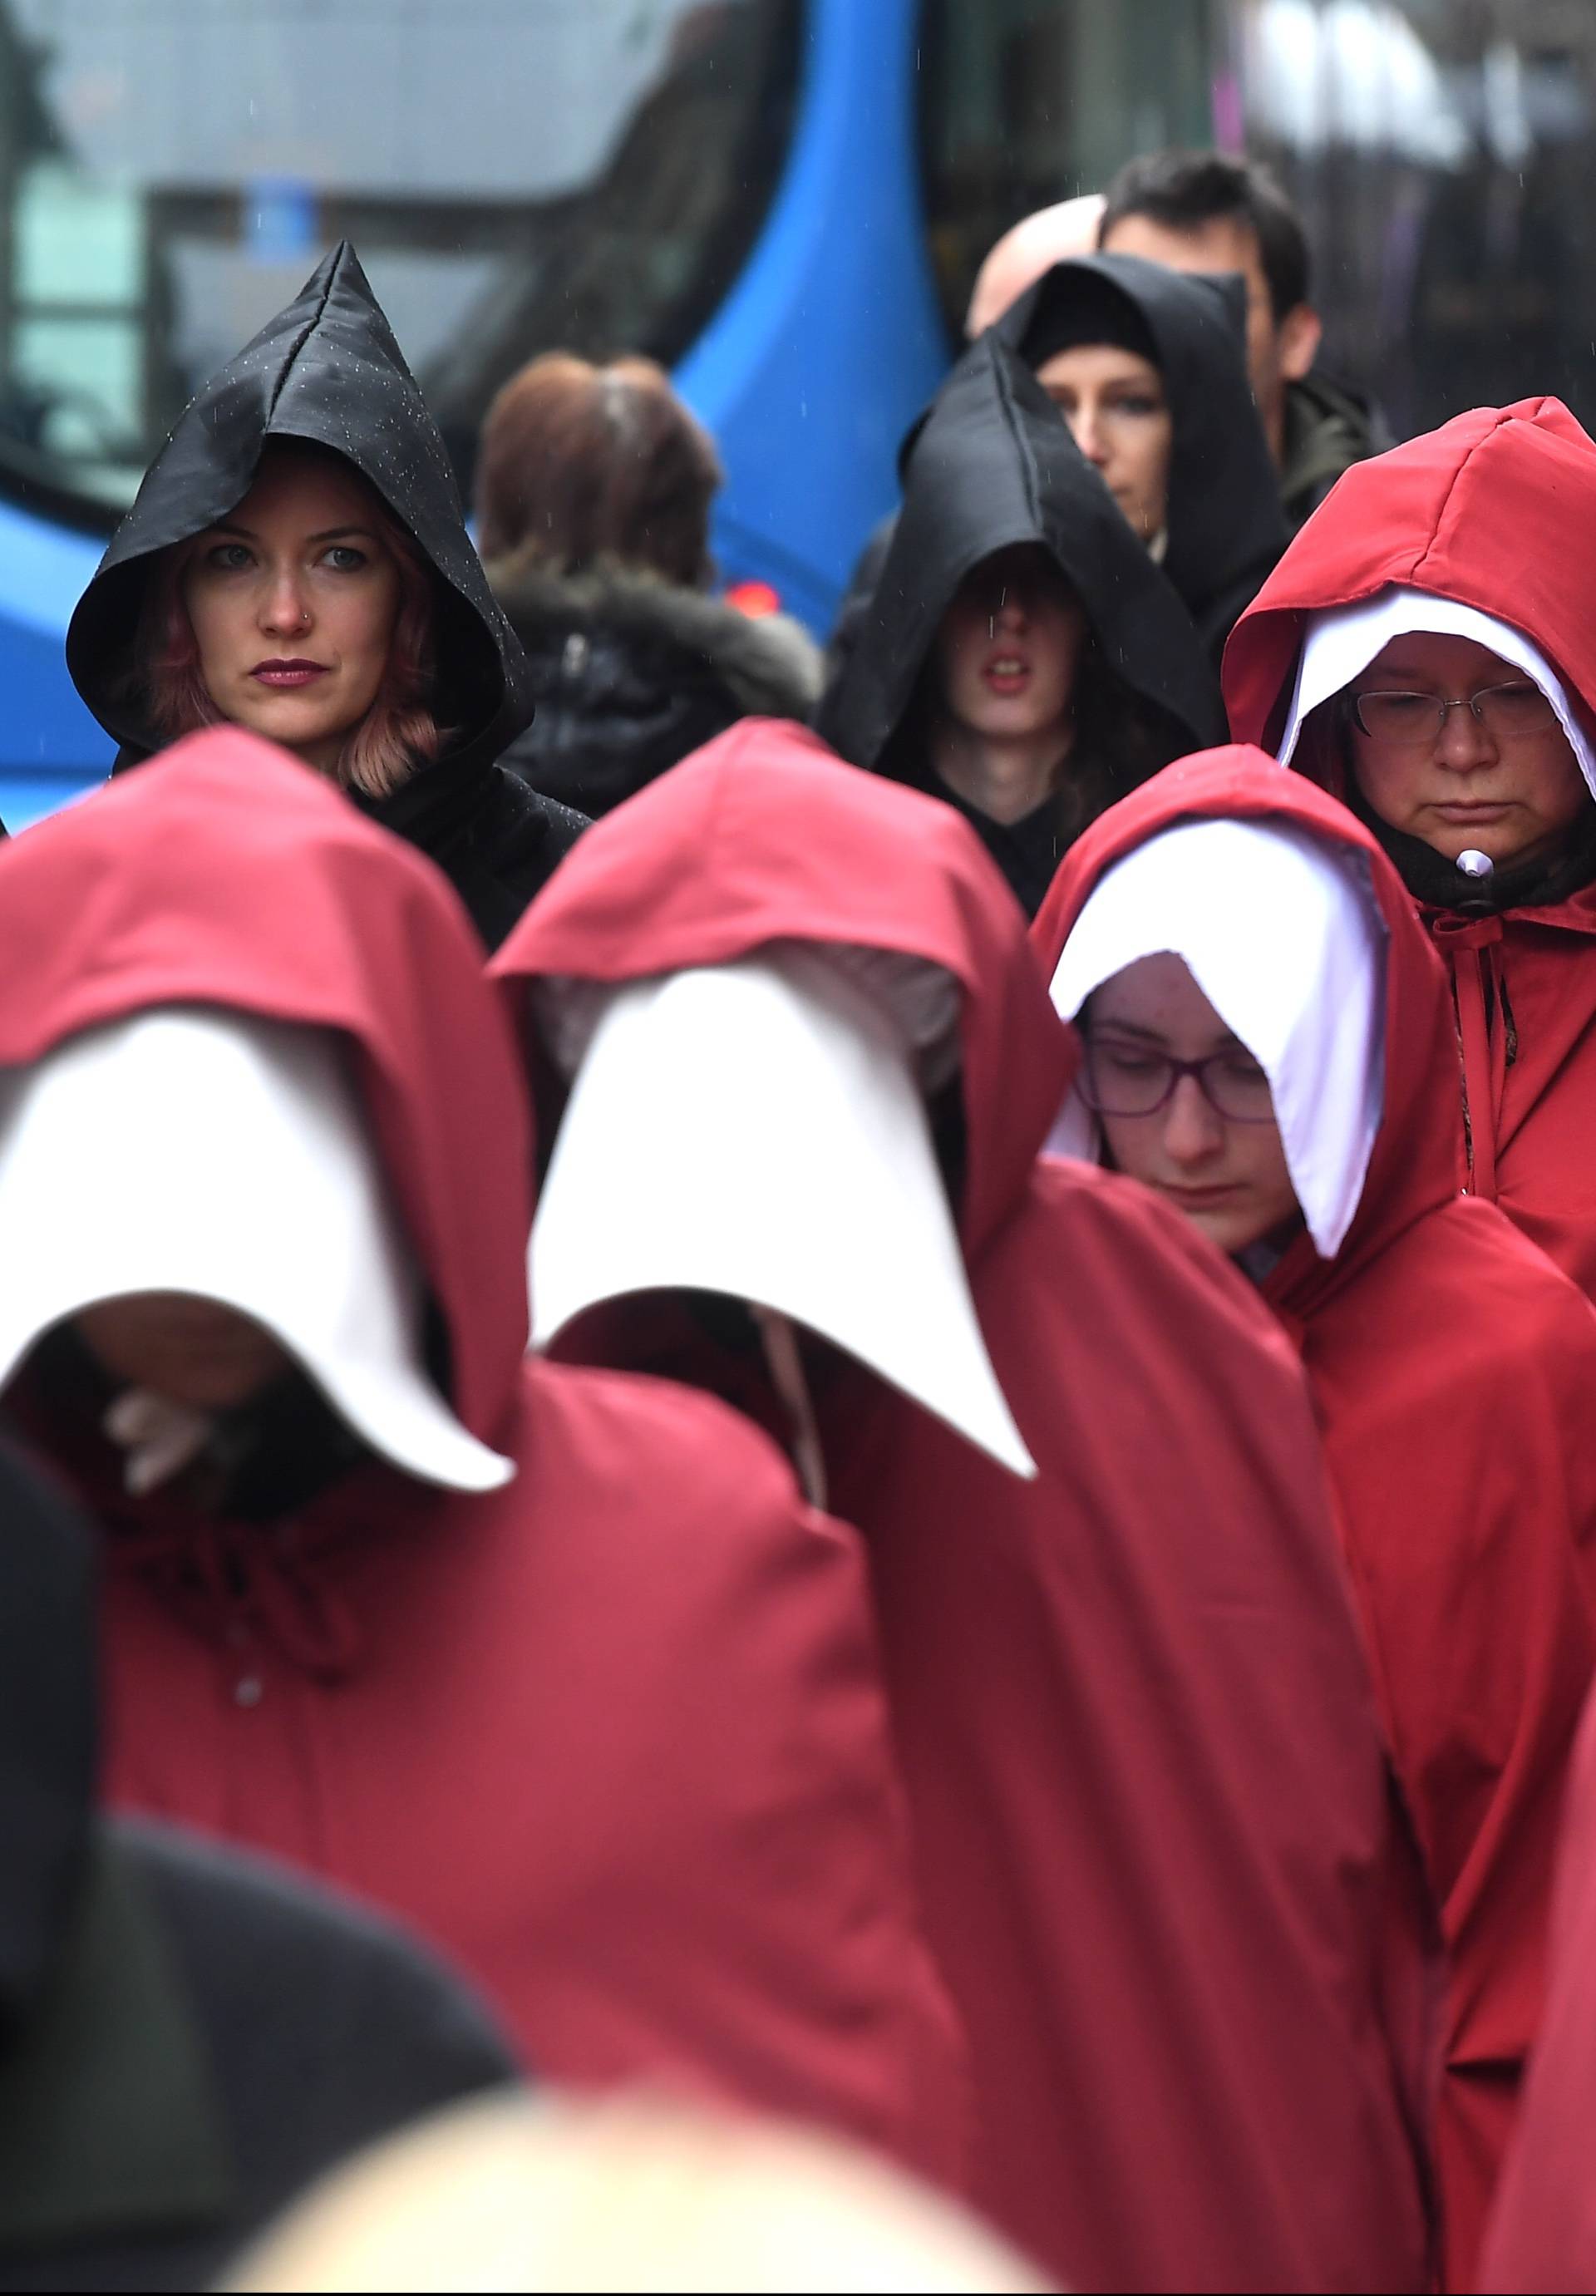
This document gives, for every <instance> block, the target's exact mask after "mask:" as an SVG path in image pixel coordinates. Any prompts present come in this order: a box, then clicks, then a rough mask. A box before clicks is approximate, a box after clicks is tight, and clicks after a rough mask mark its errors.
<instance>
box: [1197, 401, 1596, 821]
mask: <svg viewBox="0 0 1596 2296" xmlns="http://www.w3.org/2000/svg"><path fill="white" fill-rule="evenodd" d="M1593 518H1596V443H1593V442H1592V439H1590V438H1589V437H1588V436H1587V435H1586V433H1585V432H1584V430H1582V429H1581V428H1580V426H1579V424H1578V423H1577V422H1576V421H1575V419H1574V417H1573V415H1571V414H1569V412H1568V410H1567V407H1566V406H1563V404H1562V402H1561V401H1560V400H1559V399H1556V398H1536V399H1524V400H1521V401H1520V402H1519V403H1518V405H1517V406H1508V407H1480V408H1477V409H1476V410H1475V412H1473V413H1472V414H1460V415H1459V416H1458V417H1457V418H1456V420H1455V421H1453V422H1448V423H1445V424H1444V425H1443V427H1442V428H1441V429H1440V430H1432V431H1428V432H1426V433H1425V435H1424V436H1423V437H1422V438H1419V439H1410V440H1409V441H1408V442H1407V444H1406V445H1404V446H1401V447H1394V448H1393V449H1392V450H1391V452H1390V453H1389V454H1386V455H1378V456H1377V457H1376V458H1375V459H1374V460H1373V461H1371V462H1367V463H1357V464H1355V466H1354V467H1353V468H1352V469H1351V470H1349V471H1346V473H1345V475H1344V476H1343V477H1342V478H1341V479H1339V480H1338V481H1337V483H1336V485H1335V487H1334V488H1333V489H1332V491H1331V493H1330V496H1329V497H1328V499H1327V500H1326V501H1325V502H1324V504H1322V506H1321V508H1320V509H1319V510H1317V511H1316V512H1314V516H1313V517H1312V518H1311V519H1310V520H1309V521H1308V523H1307V525H1306V526H1305V527H1304V528H1303V529H1302V531H1301V533H1300V534H1299V535H1298V536H1297V538H1296V540H1295V541H1294V542H1293V543H1292V545H1291V546H1290V548H1289V550H1288V551H1287V553H1286V554H1285V556H1284V557H1283V558H1282V559H1281V562H1280V564H1279V565H1278V566H1277V567H1276V568H1275V570H1274V572H1273V574H1272V575H1271V577H1270V578H1269V580H1268V581H1267V583H1266V584H1265V586H1264V588H1263V589H1262V590H1261V591H1260V593H1259V594H1258V596H1257V598H1256V600H1255V602H1254V603H1253V604H1252V606H1251V607H1250V608H1249V609H1248V611H1247V613H1246V614H1245V615H1243V617H1242V619H1241V620H1240V622H1239V623H1238V625H1237V627H1236V630H1235V634H1234V635H1233V636H1232V639H1231V642H1230V644H1229V646H1228V647H1227V648H1226V651H1225V658H1224V691H1225V701H1226V704H1227V706H1228V709H1229V711H1230V717H1231V723H1232V727H1233V729H1234V731H1235V733H1236V734H1237V735H1238V737H1239V738H1240V739H1241V740H1244V741H1249V742H1258V743H1260V744H1261V745H1262V746H1263V747H1264V748H1265V749H1267V750H1271V751H1272V752H1273V753H1274V754H1275V755H1277V756H1279V757H1280V758H1281V760H1282V762H1289V763H1290V764H1291V765H1292V766H1294V767H1296V768H1297V771H1298V772H1301V773H1305V774H1308V775H1311V776H1312V777H1313V779H1314V780H1315V781H1318V782H1321V783H1323V784H1324V785H1325V786H1326V787H1330V788H1336V789H1339V788H1341V787H1342V786H1343V783H1344V768H1343V755H1342V749H1341V743H1340V740H1339V731H1340V729H1339V727H1338V722H1337V719H1336V714H1335V711H1334V709H1333V708H1332V706H1331V705H1332V703H1333V701H1334V698H1335V696H1336V695H1337V694H1338V693H1341V692H1342V691H1344V690H1345V689H1346V686H1347V685H1349V684H1350V683H1351V682H1352V680H1353V679H1355V677H1357V676H1359V675H1360V673H1361V672H1362V671H1363V670H1364V669H1365V668H1367V667H1368V665H1369V664H1370V663H1371V661H1373V660H1375V658H1376V657H1377V656H1378V655H1379V653H1380V652H1381V651H1382V650H1383V649H1384V648H1385V647H1386V645H1387V644H1388V643H1389V642H1390V640H1391V639H1392V638H1393V637H1395V636H1397V635H1400V634H1402V633H1404V632H1408V631H1419V632H1439V633H1442V634H1445V635H1453V636H1455V637H1461V638H1462V639H1464V640H1466V641H1471V642H1472V643H1474V644H1477V645H1483V646H1485V647H1486V650H1487V651H1488V652H1491V653H1494V654H1496V655H1498V656H1499V657H1501V658H1502V660H1506V661H1507V662H1508V663H1509V665H1510V669H1509V673H1508V674H1509V675H1513V674H1515V673H1522V675H1523V676H1526V677H1527V678H1529V679H1530V680H1532V681H1533V682H1534V683H1535V685H1537V686H1538V687H1539V688H1540V689H1541V690H1542V691H1543V693H1544V694H1545V695H1546V697H1547V699H1548V701H1550V702H1551V709H1552V713H1553V716H1554V717H1556V719H1557V720H1558V721H1559V727H1560V730H1561V731H1562V732H1563V734H1565V736H1566V738H1567V742H1568V743H1569V745H1570V747H1571V749H1572V750H1573V752H1574V756H1575V759H1576V763H1577V764H1578V765H1579V767H1580V768H1581V769H1582V771H1583V772H1584V774H1585V775H1586V776H1587V778H1588V777H1589V775H1590V773H1591V757H1592V741H1591V734H1592V726H1596V646H1593V645H1592V635H1591V633H1592V627H1596V623H1593V621H1592V616H1593V615H1596V585H1593V584H1592V580H1591V578H1589V577H1588V576H1587V575H1586V573H1585V569H1586V565H1587V560H1588V542H1589V535H1590V530H1591V525H1592V519H1593ZM1465 610H1466V611H1465ZM1350 793H1351V792H1349V794H1350Z"/></svg>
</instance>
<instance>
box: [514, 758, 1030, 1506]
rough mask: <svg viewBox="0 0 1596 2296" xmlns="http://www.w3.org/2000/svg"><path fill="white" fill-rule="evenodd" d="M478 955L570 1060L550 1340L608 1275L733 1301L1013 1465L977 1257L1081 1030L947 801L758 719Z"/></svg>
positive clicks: (568, 870)
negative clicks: (972, 1293) (845, 1355)
mask: <svg viewBox="0 0 1596 2296" xmlns="http://www.w3.org/2000/svg"><path fill="white" fill-rule="evenodd" d="M493 969H494V971H495V973H496V974H497V975H498V977H499V978H501V979H503V980H509V981H512V982H515V983H518V984H530V986H531V988H532V994H531V995H530V996H529V997H525V996H524V997H523V998H522V1002H523V1004H524V1005H525V1007H526V1017H527V1024H528V1025H529V1026H530V1027H532V1028H533V1029H535V1030H536V1032H537V1035H538V1037H539V1040H540V1042H541V1046H542V1048H543V1051H544V1054H546V1055H547V1056H548V1057H549V1058H550V1059H551V1060H552V1063H553V1065H554V1066H555V1068H556V1069H557V1070H559V1071H560V1072H561V1075H562V1076H563V1077H570V1076H572V1075H574V1077H575V1086H574V1089H573V1091H572V1094H571V1097H570V1101H569V1106H568V1108H567V1111H566V1115H565V1118H564V1120H563V1124H562V1127H561V1134H560V1138H559V1142H558V1144H557V1146H556V1151H555V1159H554V1162H553V1164H552V1167H551V1169H550V1172H549V1175H548V1177H547V1180H546V1182H545V1185H544V1194H543V1199H542V1208H541V1210H540V1216H539V1231H538V1233H537V1234H536V1235H535V1239H534V1266H535V1271H536V1273H535V1282H541V1281H543V1280H544V1277H545V1270H547V1271H549V1275H548V1280H549V1281H550V1282H551V1283H552V1284H555V1285H557V1286H558V1291H557V1292H554V1291H551V1292H550V1293H549V1294H548V1296H547V1297H546V1299H545V1300H544V1303H543V1304H542V1305H541V1306H540V1308H539V1324H540V1331H544V1332H545V1334H547V1335H552V1333H548V1326H549V1325H552V1322H553V1321H554V1320H555V1319H556V1318H557V1317H558V1316H561V1315H570V1314H574V1313H576V1312H577V1309H578V1308H580V1307H583V1306H585V1305H587V1304H590V1303H592V1302H593V1301H594V1300H597V1299H599V1298H601V1297H614V1296H616V1295H618V1294H619V1293H621V1292H629V1291H636V1290H640V1289H644V1288H653V1287H659V1286H661V1285H664V1284H669V1285H670V1286H672V1287H673V1288H674V1287H678V1286H679V1287H683V1288H707V1289H711V1290H716V1291H721V1292H729V1293H731V1294H733V1296H736V1297H741V1298H743V1299H747V1300H752V1301H754V1302H755V1303H757V1304H758V1305H762V1306H765V1307H766V1308H774V1309H776V1310H779V1311H781V1312H782V1313H783V1314H786V1315H790V1316H794V1317H796V1318H797V1319H798V1320H799V1321H801V1322H804V1323H806V1324H810V1325H811V1326H812V1327H814V1328H815V1329H818V1330H820V1331H822V1332H823V1333H826V1334H828V1335H829V1336H830V1337H831V1338H833V1339H835V1340H837V1341H839V1343H840V1344H841V1345H842V1346H843V1347H844V1348H845V1349H848V1351H849V1352H851V1353H854V1354H855V1355H856V1356H859V1357H862V1358H863V1360H864V1361H866V1362H868V1363H870V1364H872V1366H873V1367H874V1368H875V1369H877V1370H878V1371H880V1372H881V1373H882V1374H883V1375H884V1376H886V1377H888V1379H891V1380H893V1381H894V1382H896V1384H898V1385H900V1386H902V1387H904V1389H905V1390H907V1391H908V1392H910V1393H912V1394H913V1395H915V1396H916V1397H917V1398H918V1399H920V1400H921V1401H922V1402H924V1403H925V1404H926V1405H927V1406H928V1407H929V1408H930V1409H932V1410H934V1411H937V1412H939V1413H940V1415H942V1416H944V1417H945V1418H947V1419H948V1420H949V1421H950V1422H951V1423H954V1425H956V1426H959V1427H961V1428H962V1431H965V1432H966V1433H968V1434H970V1436H971V1437H972V1439H975V1440H977V1441H978V1442H980V1443H981V1444H983V1445H984V1447H986V1448H987V1449H989V1450H991V1451H992V1452H993V1453H994V1455H995V1456H999V1457H1002V1458H1004V1459H1005V1460H1006V1462H1007V1464H1010V1465H1012V1466H1019V1467H1023V1466H1024V1464H1025V1456H1024V1452H1023V1448H1022V1447H1020V1446H1019V1438H1018V1436H1017V1435H1016V1434H1015V1432H1014V1431H1013V1428H1012V1424H1011V1422H1010V1420H1009V1416H1008V1413H1007V1408H1006V1406H1004V1405H1003V1398H1002V1397H1001V1395H1000V1394H999V1393H998V1391H997V1390H996V1387H995V1382H994V1378H993V1374H992V1373H991V1370H990V1366H989V1365H988V1364H987V1363H986V1356H985V1351H984V1348H983V1347H982V1344H981V1341H980V1336H979V1333H978V1329H977V1327H976V1324H975V1319H974V1312H973V1309H972V1308H971V1307H970V1298H969V1292H968V1289H967V1286H966V1283H965V1279H964V1269H965V1267H966V1266H968V1267H974V1266H975V1264H976V1262H977V1260H978V1257H979V1255H980V1253H981V1252H982V1251H983V1250H984V1248H985V1246H986V1244H987V1242H989V1241H990V1239H991V1238H992V1237H993V1236H994V1234H995V1233H996V1231H997V1229H998V1228H999V1227H1000V1226H1002V1224H1003V1221H1004V1219H1005V1218H1007V1216H1008V1215H1009V1214H1010V1213H1011V1211H1012V1210H1014V1209H1015V1207H1016V1205H1017V1204H1018V1202H1019V1200H1020V1198H1021V1197H1022V1196H1023V1194H1024V1192H1025V1188H1026V1185H1027V1176H1028V1174H1029V1171H1030V1168H1031V1165H1032V1163H1033V1161H1034V1160H1035V1154H1036V1151H1037V1149H1038V1147H1039V1146H1040V1144H1041V1143H1042V1140H1043V1139H1044V1136H1045V1134H1046V1131H1047V1127H1048V1124H1049V1121H1050V1120H1051V1118H1052V1113H1053V1111H1054V1110H1055V1109H1056V1108H1057V1106H1058V1103H1059V1101H1060V1097H1061V1096H1062V1094H1063V1091H1064V1088H1065V1085H1066V1083H1067V1081H1068V1074H1069V1067H1070V1060H1071V1046H1070V1043H1069V1039H1068V1032H1067V1031H1066V1030H1064V1029H1061V1028H1060V1026H1059V1024H1058V1022H1057V1021H1056V1020H1055V1019H1054V1017H1053V1015H1052V1012H1051V1011H1050V1009H1049V1007H1048V1004H1047V999H1046V997H1045V995H1044V992H1043V989H1042V985H1041V983H1040V981H1039V980H1037V978H1036V975H1035V966H1034V964H1032V962H1031V959H1030V955H1029V953H1028V951H1027V948H1026V947H1025V942H1024V931H1023V927H1022V925H1021V922H1020V920H1019V915H1018V914H1017V913H1016V911H1015V909H1014V906H1013V904H1012V902H1011V900H1010V898H1009V897H1008V895H1007V893H1006V892H1005V890H1004V888H1003V883H1002V881H1001V880H1000V879H999V878H998V877H997V876H996V874H995V873H994V870H993V868H992V866H991V865H990V864H989V863H988V862H987V860H986V857H985V855H984V854H983V853H982V851H981V849H980V848H979V845H978V842H977V840H975V838H974V837H973V835H972V833H971V832H970V830H969V829H968V827H967V826H966V825H965V824H963V823H962V821H961V820H960V819H959V818H958V816H956V815H955V814H954V813H953V812H952V811H951V810H950V809H949V808H946V807H944V806H941V805H938V804H936V803H934V802H932V801H929V800H928V799H922V798H920V797H917V796H915V795H914V794H913V793H912V792H910V791H904V790H899V789H894V788H892V787H890V786H889V785H888V784H886V783H881V782H878V781H874V780H872V779H870V778H868V777H866V776H865V775H860V774H855V773H854V772H852V771H850V770H849V769H847V767H843V766H841V765H840V764H839V762H838V761H837V760H836V759H835V758H832V757H831V756H830V755H829V753H828V752H827V751H826V750H825V749H824V748H823V745H822V744H821V743H820V742H817V741H816V740H814V737H813V736H812V735H809V734H805V733H803V732H801V731H800V730H799V729H798V728H797V727H795V726H788V725H778V724H775V723H772V722H769V721H765V720H757V719H750V720H747V721H745V722H744V723H742V724H741V725H740V726H736V727H734V728H733V730H732V731H731V732H730V733H728V734H724V735H722V736H721V737H720V738H719V739H718V740H717V741H715V742H711V743H710V744H709V745H708V748H706V749H704V750H700V751H699V752H698V754H697V755H696V756H695V757H693V758H690V759H689V760H687V762H686V763H684V764H683V765H682V766H680V767H677V768H676V769H675V771H674V772H672V773H671V774H669V775H666V776H665V777H664V779H663V780H661V781H659V782H658V783H655V784H653V785H652V786H651V788H650V789H649V790H647V791H643V792H642V795H640V796H639V797H637V798H635V799H633V800H632V801H631V802H630V803H628V804H627V805H626V806H625V807H623V808H621V809H620V810H619V811H618V812H617V813H615V814H613V815H611V816H609V817H607V819H606V820H605V821H604V822H603V823H602V824H600V828H599V830H598V831H597V832H589V833H588V836H587V837H586V838H585V839H584V840H583V843H582V845H581V846H580V847H578V848H577V850H576V852H575V853H574V854H573V855H572V856H571V857H570V858H569V860H568V861H567V863H566V864H565V865H563V866H562V868H561V872H560V874H559V876H558V877H557V878H556V879H555V880H554V881H552V883H551V885H550V886H549V888H548V890H547V891H546V892H545V893H544V895H543V896H542V897H541V898H539V900H538V901H537V902H536V904H535V905H534V906H533V908H532V909H531V910H530V911H529V912H528V914H527V916H526V917H525V918H524V919H523V920H522V922H521V923H520V926H519V927H518V928H517V930H516V931H515V932H514V933H513V934H512V936H511V938H510V939H509V940H508V941H507V942H506V944H505V946H504V947H503V949H502V950H501V951H500V953H499V955H498V957H497V958H496V959H495V964H494V968H493ZM955 1231H956V1240H955ZM545 1319H546V1321H545Z"/></svg>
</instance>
